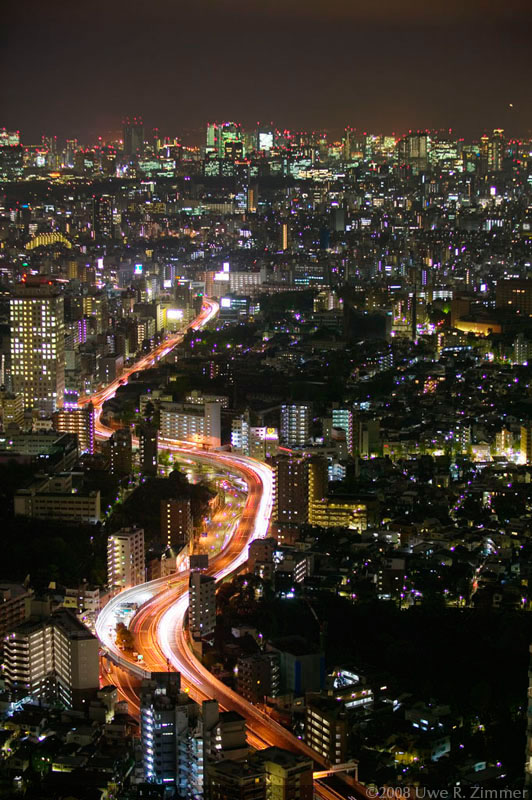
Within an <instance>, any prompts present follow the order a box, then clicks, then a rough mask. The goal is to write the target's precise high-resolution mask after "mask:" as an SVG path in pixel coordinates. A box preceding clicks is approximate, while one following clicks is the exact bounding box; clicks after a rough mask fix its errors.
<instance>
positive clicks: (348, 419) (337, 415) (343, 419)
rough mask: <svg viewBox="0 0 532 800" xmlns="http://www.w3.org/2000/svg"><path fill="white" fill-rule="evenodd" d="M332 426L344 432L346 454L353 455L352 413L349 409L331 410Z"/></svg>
mask: <svg viewBox="0 0 532 800" xmlns="http://www.w3.org/2000/svg"><path fill="white" fill-rule="evenodd" d="M332 426H333V428H338V429H339V430H342V431H345V441H346V445H347V452H348V453H349V455H350V456H352V455H353V412H352V411H351V409H349V408H333V410H332Z"/></svg>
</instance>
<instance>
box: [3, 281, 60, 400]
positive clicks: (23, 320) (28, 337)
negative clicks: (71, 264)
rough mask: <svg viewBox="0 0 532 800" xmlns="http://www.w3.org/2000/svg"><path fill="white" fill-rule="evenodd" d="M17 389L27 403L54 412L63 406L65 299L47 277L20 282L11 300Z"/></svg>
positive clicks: (13, 358)
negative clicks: (45, 278)
mask: <svg viewBox="0 0 532 800" xmlns="http://www.w3.org/2000/svg"><path fill="white" fill-rule="evenodd" d="M10 320H11V331H12V336H11V363H12V381H13V391H14V392H15V393H16V394H18V393H20V394H22V397H23V400H24V406H25V407H29V408H38V409H39V410H40V411H43V412H45V413H47V414H51V413H53V412H54V411H56V410H57V409H58V408H62V407H63V402H64V394H65V333H64V311H63V298H62V297H61V296H60V294H59V290H58V289H57V288H56V287H55V286H53V285H52V284H51V282H50V281H48V280H44V279H43V278H38V279H35V278H34V279H28V280H27V282H26V283H19V284H18V285H17V287H16V289H15V292H14V294H13V296H12V297H11V302H10Z"/></svg>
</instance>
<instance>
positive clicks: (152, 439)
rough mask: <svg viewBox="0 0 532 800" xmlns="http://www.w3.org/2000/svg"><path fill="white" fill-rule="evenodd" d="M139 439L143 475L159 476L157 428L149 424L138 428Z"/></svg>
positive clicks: (142, 424)
mask: <svg viewBox="0 0 532 800" xmlns="http://www.w3.org/2000/svg"><path fill="white" fill-rule="evenodd" d="M137 435H138V437H139V462H140V471H141V473H142V474H143V475H152V476H153V475H157V446H158V441H157V440H158V436H157V428H156V427H155V426H154V425H150V424H148V423H147V422H143V423H141V424H140V425H138V427H137Z"/></svg>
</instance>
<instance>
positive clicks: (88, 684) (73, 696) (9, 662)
mask: <svg viewBox="0 0 532 800" xmlns="http://www.w3.org/2000/svg"><path fill="white" fill-rule="evenodd" d="M99 673H100V670H99V642H98V639H97V638H96V637H95V636H94V635H93V634H92V633H91V632H90V631H89V629H88V628H86V627H85V625H83V623H81V622H80V621H79V620H78V619H77V617H76V616H75V615H74V614H72V613H71V612H70V611H68V610H67V609H60V610H59V611H56V612H54V613H53V614H52V615H51V616H50V617H47V618H45V619H44V620H37V621H32V620H29V621H28V622H24V623H22V625H20V626H19V627H17V628H15V629H14V630H12V631H11V632H10V633H8V635H7V636H6V638H5V639H4V674H5V678H6V684H7V686H8V688H9V689H10V690H11V691H13V692H14V693H16V694H17V695H27V694H31V695H33V696H34V697H36V698H39V697H40V698H42V699H47V700H56V701H57V702H59V703H60V704H61V705H64V706H66V707H67V708H70V707H74V708H82V707H83V706H84V704H85V703H88V701H89V700H91V699H92V698H93V697H94V696H95V695H96V692H97V691H98V688H99V685H100V677H99Z"/></svg>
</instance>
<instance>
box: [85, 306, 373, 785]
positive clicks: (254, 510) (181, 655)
mask: <svg viewBox="0 0 532 800" xmlns="http://www.w3.org/2000/svg"><path fill="white" fill-rule="evenodd" d="M217 312H218V305H217V303H215V302H214V301H211V300H207V299H205V300H204V304H203V307H202V309H201V312H200V314H199V315H198V317H197V318H196V319H195V320H194V322H193V323H192V324H191V325H190V326H189V327H191V328H193V329H195V330H197V329H199V328H201V327H203V326H204V325H206V324H208V322H210V321H211V320H212V319H213V318H214V317H215V316H216V314H217ZM183 336H184V334H183V333H181V334H176V335H175V336H173V337H171V338H169V339H167V340H166V341H165V342H163V343H162V344H160V345H159V346H158V347H156V348H155V349H154V350H152V351H151V352H150V353H149V354H147V355H146V356H144V357H143V358H141V359H140V360H139V361H137V362H136V363H135V364H134V365H133V366H131V367H130V368H128V370H127V371H126V372H125V373H123V375H122V376H121V377H120V379H119V380H117V381H114V382H113V383H112V384H110V385H109V386H107V387H105V388H103V389H101V390H99V391H98V392H96V393H95V394H94V395H92V396H91V397H90V398H89V397H87V398H84V399H83V400H80V402H88V401H89V400H91V401H92V403H93V405H94V408H95V428H96V434H97V436H98V437H99V438H108V437H109V436H111V435H112V433H113V431H112V430H111V429H110V428H107V427H106V426H104V425H103V424H102V422H101V420H100V416H101V410H102V406H103V403H104V402H105V401H106V400H108V399H109V398H111V397H112V396H113V395H114V394H115V392H116V391H117V389H118V387H119V386H120V385H121V384H122V383H123V382H124V381H125V380H127V378H128V377H129V376H130V375H131V374H133V373H134V372H138V371H140V370H143V369H148V368H149V367H151V366H152V365H153V364H154V363H155V361H157V360H159V359H160V358H163V357H164V356H165V355H167V354H168V353H169V352H170V350H171V349H172V348H173V347H175V346H176V345H177V344H178V343H179V342H180V341H182V339H183ZM159 447H160V448H161V449H164V450H169V451H171V452H174V453H177V454H182V455H186V456H187V457H189V458H191V459H193V460H194V461H197V462H199V463H202V464H205V465H207V466H213V467H216V468H218V469H219V468H220V467H224V468H225V469H226V471H227V473H228V474H229V475H233V476H235V477H238V478H241V479H243V480H244V481H245V483H246V485H247V489H248V494H247V500H246V504H245V507H244V511H243V513H242V516H241V518H240V520H239V523H238V525H237V526H236V529H235V531H234V533H233V535H232V537H231V538H230V539H229V541H228V542H227V544H226V546H225V547H224V548H223V549H222V550H221V551H220V553H219V554H218V555H216V556H215V557H213V558H212V559H211V560H210V562H209V568H208V571H207V572H208V574H210V575H212V576H213V577H215V578H216V580H221V579H223V578H224V577H226V576H228V575H230V574H231V573H233V572H235V571H237V570H238V569H239V568H240V567H241V566H242V565H243V564H244V563H245V562H246V561H247V557H248V553H247V550H248V545H249V543H250V542H251V541H252V540H253V539H255V538H258V537H264V536H266V535H267V532H268V528H269V524H270V517H271V513H272V502H273V476H272V471H271V469H270V467H268V466H267V465H266V464H263V463H262V462H259V461H256V460H255V459H251V458H247V457H244V456H237V455H234V454H229V453H226V452H220V451H216V452H204V451H202V450H201V449H199V448H198V447H197V446H195V445H193V444H190V443H188V442H177V441H173V440H167V439H159ZM184 566H185V565H184V564H183V567H184ZM188 575H189V573H188V571H185V570H184V571H183V572H182V573H181V574H180V573H177V574H176V575H175V576H174V577H172V578H171V579H170V580H169V579H168V578H160V579H157V580H155V581H151V582H149V583H145V584H142V585H140V586H135V587H133V588H132V589H129V590H126V591H124V592H121V593H120V594H119V595H116V596H115V597H114V598H112V599H111V600H110V601H109V603H107V605H106V606H105V608H104V609H103V610H102V611H101V612H100V615H99V616H98V619H97V623H96V632H97V634H98V637H99V639H100V641H101V643H102V645H103V647H104V648H105V650H106V652H107V654H108V657H109V659H110V662H111V664H109V665H108V666H107V667H106V674H105V676H104V677H106V678H107V680H109V681H110V682H112V683H118V685H119V687H120V691H121V694H122V696H124V697H126V699H127V700H128V702H129V703H130V704H131V705H132V707H133V708H134V709H135V710H137V711H138V709H139V704H138V694H137V686H138V681H139V680H141V679H142V678H144V677H148V676H149V674H150V673H151V672H156V671H166V670H168V669H170V668H173V669H175V670H176V671H178V672H180V673H181V678H182V685H183V687H184V689H185V691H188V692H189V693H190V695H191V697H193V698H194V699H196V700H197V701H199V702H201V700H204V699H210V698H212V697H215V698H216V699H217V700H218V701H219V702H220V705H221V706H222V708H225V709H231V710H234V711H237V712H238V713H239V714H241V715H242V716H243V717H244V718H245V720H246V724H247V726H248V730H249V736H248V739H249V742H250V744H251V745H252V746H254V747H258V748H260V747H265V746H270V745H275V746H278V747H282V748H285V749H288V750H292V751H296V752H300V753H302V754H304V755H306V756H308V757H310V758H312V760H313V761H314V762H315V763H317V764H319V765H321V766H323V767H325V768H327V766H329V765H328V764H327V763H326V761H325V759H323V758H321V757H320V756H319V754H317V753H316V752H315V751H314V750H312V749H311V748H309V747H308V746H307V745H306V744H305V743H304V742H303V741H301V740H300V739H298V738H297V737H295V736H294V735H293V734H292V733H290V731H287V730H286V729H285V728H283V727H282V726H281V725H279V724H278V723H277V722H275V721H274V720H273V719H272V718H271V717H269V716H267V715H266V714H264V713H262V712H261V711H259V709H258V708H256V706H254V705H253V704H251V703H249V702H247V701H246V700H244V698H242V697H241V696H240V695H238V694H237V693H236V692H234V691H233V690H232V689H230V688H229V687H228V686H226V685H225V684H224V683H223V682H222V681H220V680H218V679H217V678H216V677H215V676H214V675H212V674H211V673H210V672H209V671H208V670H207V669H206V668H205V667H204V666H203V665H202V664H201V662H200V661H199V660H198V659H197V658H196V657H195V655H194V654H193V652H192V650H191V648H190V646H189V641H188V634H187V631H186V628H185V617H186V612H187V608H188ZM125 604H130V605H131V607H133V608H137V609H138V610H137V612H136V614H135V616H134V617H133V619H132V621H131V623H130V629H131V630H132V632H133V633H134V636H135V640H136V647H137V651H138V652H139V653H140V654H142V658H143V660H142V664H140V663H138V662H135V661H134V660H133V658H132V657H128V656H126V655H125V654H124V653H122V652H121V651H120V650H119V649H118V647H117V646H116V643H115V626H116V620H117V615H118V614H120V610H121V609H123V608H124V605H125ZM124 676H126V677H124ZM130 676H133V680H132V679H131V677H130ZM316 788H317V790H318V794H320V795H322V792H321V791H320V790H319V787H318V785H316ZM324 790H325V787H324ZM353 790H354V795H356V796H357V797H365V796H366V793H365V791H364V790H363V787H362V786H360V784H357V785H356V788H355V787H354V786H353V789H352V790H351V791H352V792H353ZM322 796H325V791H324V792H323V795H322Z"/></svg>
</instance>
